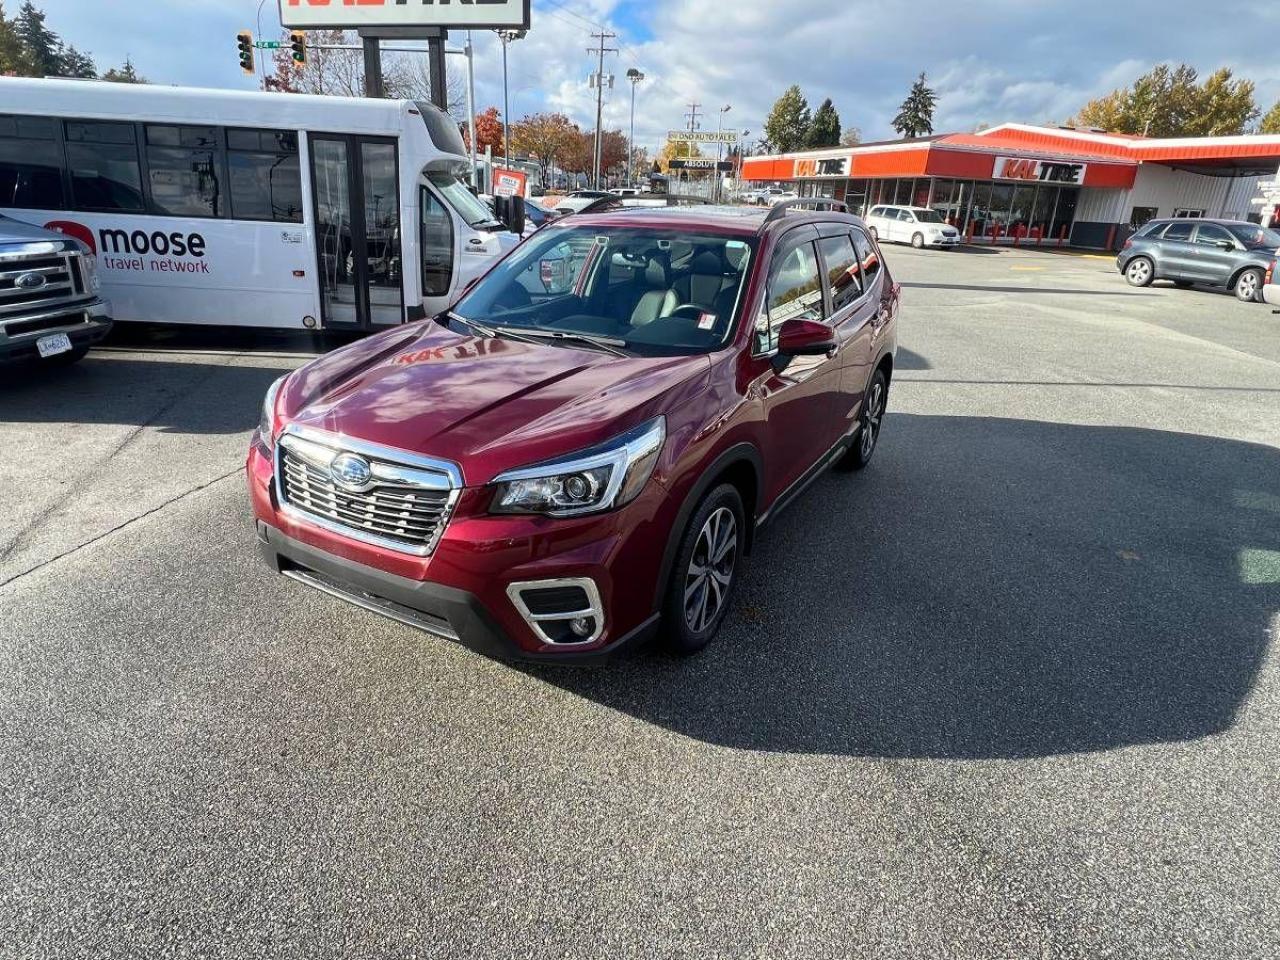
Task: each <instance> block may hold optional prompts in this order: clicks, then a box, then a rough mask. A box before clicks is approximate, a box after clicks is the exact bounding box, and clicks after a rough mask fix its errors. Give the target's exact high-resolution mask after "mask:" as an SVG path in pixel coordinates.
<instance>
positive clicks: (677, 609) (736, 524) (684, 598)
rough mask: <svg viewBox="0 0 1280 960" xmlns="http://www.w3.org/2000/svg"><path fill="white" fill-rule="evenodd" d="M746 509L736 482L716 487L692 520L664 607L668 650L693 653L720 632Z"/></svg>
mask: <svg viewBox="0 0 1280 960" xmlns="http://www.w3.org/2000/svg"><path fill="white" fill-rule="evenodd" d="M746 529H747V528H746V512H745V511H744V509H743V505H742V496H741V495H740V494H739V493H738V488H737V487H735V486H733V485H732V484H728V483H722V484H720V486H718V487H716V488H715V489H714V490H712V491H711V492H710V493H709V494H707V495H706V497H704V498H703V500H702V503H700V504H699V505H698V509H697V510H695V511H694V512H693V516H692V517H690V518H689V524H688V526H687V527H685V531H684V536H683V537H682V538H681V540H680V549H679V550H678V551H676V562H675V565H674V566H673V568H672V570H671V581H670V583H668V584H667V596H666V599H665V601H664V602H663V606H662V617H663V628H664V639H665V643H666V646H667V649H669V650H671V651H672V652H673V653H677V654H681V655H684V656H687V655H689V654H692V653H697V652H698V651H699V650H701V649H703V648H704V647H706V645H707V644H709V643H710V642H711V641H712V639H714V637H715V635H716V634H717V633H718V632H719V631H720V627H721V625H722V624H723V623H724V619H725V617H726V616H727V615H728V613H729V605H730V604H731V603H732V601H733V591H734V588H735V587H736V586H737V584H738V572H739V570H740V568H741V560H742V553H743V549H744V548H745V546H746Z"/></svg>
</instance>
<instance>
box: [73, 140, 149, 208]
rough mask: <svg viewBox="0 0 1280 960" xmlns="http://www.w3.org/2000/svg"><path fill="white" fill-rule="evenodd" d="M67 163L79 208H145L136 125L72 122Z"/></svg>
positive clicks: (76, 203) (76, 204)
mask: <svg viewBox="0 0 1280 960" xmlns="http://www.w3.org/2000/svg"><path fill="white" fill-rule="evenodd" d="M67 165H68V166H69V167H70V168H71V193H72V196H73V197H74V198H75V206H76V209H77V210H120V211H125V212H132V213H141V212H142V211H143V210H144V209H145V207H146V204H145V203H144V202H143V198H142V167H141V165H140V164H139V162H138V144H137V138H136V135H135V132H134V127H133V124H131V123H108V122H91V123H83V122H69V123H68V124H67Z"/></svg>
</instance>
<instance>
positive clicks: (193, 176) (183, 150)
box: [146, 125, 226, 217]
mask: <svg viewBox="0 0 1280 960" xmlns="http://www.w3.org/2000/svg"><path fill="white" fill-rule="evenodd" d="M146 130H147V134H146V136H147V178H148V180H149V181H150V184H151V206H152V208H153V209H154V210H155V212H156V213H162V214H166V215H168V216H173V217H218V216H221V215H222V213H223V210H224V208H225V207H226V201H225V200H223V192H222V186H223V184H224V183H225V182H226V174H225V173H223V166H222V158H221V155H220V154H221V151H220V150H218V149H216V148H217V145H218V131H217V130H216V128H214V127H169V126H164V127H162V126H155V125H148V126H147V128H146Z"/></svg>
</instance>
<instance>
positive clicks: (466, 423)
mask: <svg viewBox="0 0 1280 960" xmlns="http://www.w3.org/2000/svg"><path fill="white" fill-rule="evenodd" d="M710 367H711V362H710V360H709V359H708V358H707V357H705V356H696V357H655V358H640V357H634V358H625V359H624V358H621V357H615V356H612V355H611V354H606V353H603V352H599V351H596V350H591V349H577V348H569V347H560V346H543V345H541V344H526V343H520V342H518V341H514V340H504V339H490V340H486V339H482V338H478V337H471V336H464V335H461V334H457V333H454V332H452V331H449V330H445V329H444V328H442V327H440V326H438V325H436V324H435V323H432V322H428V323H424V324H415V325H413V326H412V327H405V328H401V329H397V330H394V331H388V332H387V333H385V334H382V335H379V336H376V337H371V338H369V339H367V340H363V341H361V342H359V343H356V344H352V345H351V346H349V347H344V348H343V349H341V350H337V351H334V352H333V353H331V354H328V355H326V356H324V357H321V358H320V359H319V360H316V361H314V362H313V363H310V364H308V365H307V366H305V367H303V368H302V369H301V370H299V371H298V373H297V374H296V375H295V376H294V377H293V378H292V379H291V381H290V383H289V387H288V389H287V390H286V391H285V393H284V395H283V396H282V398H281V404H282V406H281V409H282V412H283V413H284V415H285V419H286V420H287V421H290V422H296V423H300V424H305V425H308V426H312V427H316V428H318V429H321V430H327V431H329V432H331V433H338V434H343V435H346V436H350V437H357V438H359V439H361V440H368V441H371V442H373V443H381V444H385V445H387V446H392V447H399V448H401V449H404V450H411V451H414V452H416V453H421V454H425V455H427V456H432V457H440V458H443V459H446V460H452V461H453V462H455V463H457V464H458V465H459V466H461V467H462V471H463V476H464V477H465V478H466V483H467V485H468V486H474V485H479V484H483V483H487V482H489V481H490V480H492V479H493V477H494V476H496V475H497V474H499V473H501V472H502V471H504V470H509V469H512V468H514V467H520V466H525V465H527V464H530V463H536V462H538V461H541V460H546V459H549V458H552V457H558V456H561V455H563V454H566V453H572V452H574V451H576V450H581V449H583V448H584V447H588V446H591V445H592V444H595V443H599V442H601V441H603V440H607V439H609V438H610V437H613V436H615V435H617V434H619V433H621V432H623V431H624V430H627V429H629V428H630V427H632V426H635V425H636V424H639V423H642V422H644V421H645V420H647V419H649V418H651V417H654V416H657V415H658V414H660V413H664V412H666V411H668V410H671V409H674V408H675V407H676V406H678V405H680V404H681V403H683V402H684V401H685V400H687V399H688V398H690V397H692V396H695V395H696V394H698V393H700V392H701V391H702V390H704V389H705V388H706V383H707V378H708V371H709V370H710Z"/></svg>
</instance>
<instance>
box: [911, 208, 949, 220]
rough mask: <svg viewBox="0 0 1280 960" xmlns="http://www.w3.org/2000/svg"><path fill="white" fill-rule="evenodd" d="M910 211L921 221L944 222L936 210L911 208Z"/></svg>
mask: <svg viewBox="0 0 1280 960" xmlns="http://www.w3.org/2000/svg"><path fill="white" fill-rule="evenodd" d="M911 212H912V213H914V214H915V215H916V219H917V220H919V221H920V222H921V223H946V221H945V220H943V219H942V215H941V214H939V213H938V211H937V210H913V211H911Z"/></svg>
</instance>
